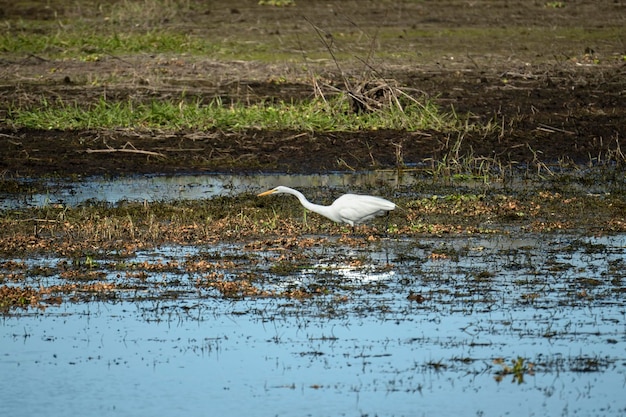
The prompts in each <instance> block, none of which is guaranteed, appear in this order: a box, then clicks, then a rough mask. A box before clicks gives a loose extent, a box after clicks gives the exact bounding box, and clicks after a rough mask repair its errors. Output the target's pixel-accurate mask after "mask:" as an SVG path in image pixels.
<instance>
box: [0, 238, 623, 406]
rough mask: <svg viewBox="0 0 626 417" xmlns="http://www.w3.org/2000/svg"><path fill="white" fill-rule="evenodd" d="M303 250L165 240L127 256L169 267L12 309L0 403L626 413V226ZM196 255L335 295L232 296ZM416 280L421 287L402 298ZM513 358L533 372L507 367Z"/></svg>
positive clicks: (111, 276)
mask: <svg viewBox="0 0 626 417" xmlns="http://www.w3.org/2000/svg"><path fill="white" fill-rule="evenodd" d="M329 240H330V241H331V243H334V238H332V237H329ZM298 251H301V252H302V254H304V258H305V260H304V262H303V264H304V265H303V266H302V267H299V268H296V269H294V270H290V271H288V272H286V273H284V274H279V273H276V271H275V270H274V269H273V267H274V266H275V265H276V264H277V263H278V262H279V261H280V255H283V254H284V253H285V251H284V250H281V251H272V250H257V249H251V248H248V247H246V246H244V245H243V244H241V245H239V244H231V245H223V246H215V247H179V246H171V247H162V248H159V249H156V250H151V251H145V252H140V253H137V254H136V255H135V257H134V258H133V259H126V260H125V262H127V263H128V264H132V263H133V262H135V263H136V264H139V263H142V262H148V263H151V264H166V263H168V262H169V263H170V264H171V265H172V267H171V268H169V269H167V270H150V269H149V268H148V269H146V272H147V276H146V277H144V278H143V279H142V281H141V283H142V290H141V291H119V292H118V293H117V297H116V298H115V299H110V298H109V299H103V300H100V301H98V300H92V301H90V302H81V301H78V302H73V303H72V302H69V301H66V302H64V303H62V304H61V305H60V306H58V307H49V308H48V309H47V310H46V311H45V312H36V311H33V310H30V311H27V312H15V313H16V314H15V315H12V316H6V317H5V318H4V319H3V320H2V324H1V328H2V331H1V332H0V339H1V340H0V345H1V346H2V354H1V355H0V373H1V374H2V375H10V376H11V377H9V378H6V377H5V378H2V379H0V393H1V394H0V396H1V397H2V401H0V413H1V414H2V415H36V414H38V413H42V414H45V415H49V416H55V415H71V414H79V415H112V414H119V415H125V416H128V415H154V414H158V415H173V414H177V415H180V414H187V415H206V414H207V413H210V414H211V415H249V416H267V415H276V416H290V415H309V416H341V415H345V416H359V415H389V416H416V415H418V416H422V415H423V416H430V415H438V416H459V415H485V416H487V415H515V416H535V415H562V416H577V415H585V416H620V415H624V413H626V399H625V398H624V396H623V392H624V388H625V385H626V324H625V323H626V321H625V318H626V317H625V315H626V309H625V308H624V296H623V294H624V293H623V279H624V275H625V274H626V271H625V269H624V259H626V258H625V255H626V236H624V235H618V236H605V237H586V236H577V235H558V234H551V235H547V236H546V235H532V234H524V235H520V236H502V235H498V236H487V237H470V236H458V237H447V238H429V239H420V241H419V242H418V241H415V240H413V239H399V240H395V239H387V240H382V241H379V242H370V243H368V244H367V246H365V247H359V248H350V247H346V246H344V245H334V244H333V245H312V246H310V247H307V248H300V249H298ZM278 252H280V253H278ZM433 254H445V255H440V256H433ZM197 259H207V260H210V261H211V262H215V264H216V267H215V269H214V270H212V272H217V273H221V274H223V275H224V279H225V280H229V279H230V280H236V279H238V277H240V276H241V274H244V273H248V274H252V275H253V276H254V277H255V278H254V280H253V281H252V282H253V283H254V285H256V286H257V287H259V288H261V289H265V290H268V291H276V292H280V291H284V290H286V289H295V288H299V289H306V290H309V291H311V292H312V291H314V290H315V289H319V288H322V289H324V291H322V292H321V293H318V295H314V296H313V297H311V298H304V299H291V298H285V297H267V298H264V297H258V298H254V297H244V298H228V297H223V296H222V295H221V294H220V293H219V292H218V291H216V290H215V289H214V288H212V287H206V286H198V285H196V282H197V280H198V279H200V280H201V279H202V278H203V277H205V276H206V275H207V271H194V270H193V269H192V268H188V267H185V265H189V262H193V261H195V260H197ZM225 260H228V261H231V262H232V264H231V263H228V265H227V264H226V262H222V261H225ZM21 261H24V262H25V263H26V264H28V265H29V267H35V266H37V265H54V264H56V263H58V262H60V261H63V259H23V260H21ZM95 268H96V269H97V270H100V271H102V272H103V273H104V274H105V275H106V280H108V281H111V282H116V283H120V284H121V283H123V282H124V281H125V280H126V281H127V282H128V281H129V280H130V281H132V278H128V277H123V276H122V277H120V274H119V271H118V270H116V268H115V266H114V265H112V264H110V263H108V262H100V263H99V264H98V265H97V266H96V267H95ZM28 280H29V282H28V283H29V284H31V285H41V286H47V285H55V284H58V283H59V281H60V280H62V279H61V278H60V277H59V276H49V277H41V276H36V275H35V276H32V277H29V278H28ZM415 294H420V295H421V296H422V297H423V300H420V301H412V300H410V299H408V298H407V297H409V296H411V295H415ZM518 357H521V358H523V359H524V362H523V363H524V364H525V365H524V366H525V368H523V369H522V370H521V371H519V372H517V373H508V374H504V375H503V370H504V366H505V365H506V366H510V367H511V368H512V367H513V361H515V360H516V359H517V358H518ZM500 360H501V361H502V362H500ZM529 364H531V365H529ZM529 366H531V367H532V369H531V368H529ZM498 380H500V381H498Z"/></svg>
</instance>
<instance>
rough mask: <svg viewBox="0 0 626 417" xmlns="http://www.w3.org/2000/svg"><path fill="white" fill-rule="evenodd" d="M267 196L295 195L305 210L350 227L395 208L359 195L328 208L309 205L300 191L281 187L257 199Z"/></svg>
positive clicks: (343, 199)
mask: <svg viewBox="0 0 626 417" xmlns="http://www.w3.org/2000/svg"><path fill="white" fill-rule="evenodd" d="M269 194H291V195H295V196H296V197H298V200H300V204H302V205H303V206H304V207H305V208H306V209H309V210H311V211H313V212H315V213H318V214H321V215H322V216H324V217H327V218H329V219H330V220H332V221H334V222H337V223H348V224H349V225H350V226H354V225H356V224H361V223H365V222H366V221H368V220H370V219H372V218H374V217H376V216H380V215H382V214H385V213H387V212H389V211H391V210H393V209H395V208H396V205H395V204H394V203H392V202H391V201H388V200H385V199H384V198H380V197H374V196H371V195H361V194H344V195H342V196H341V197H339V198H338V199H336V200H335V201H334V202H333V204H331V205H330V206H322V205H319V204H314V203H311V202H310V201H309V200H307V199H306V197H305V196H304V195H303V194H302V193H301V192H300V191H298V190H294V189H293V188H289V187H284V186H282V185H280V186H278V187H276V188H272V189H271V190H269V191H265V192H263V193H261V194H259V197H261V196H264V195H269Z"/></svg>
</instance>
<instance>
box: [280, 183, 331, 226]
mask: <svg viewBox="0 0 626 417" xmlns="http://www.w3.org/2000/svg"><path fill="white" fill-rule="evenodd" d="M291 192H292V194H293V195H295V196H296V197H298V200H300V204H302V206H303V207H304V208H306V209H308V210H311V211H313V212H315V213H317V214H321V215H322V216H324V217H327V218H329V219H331V220H333V221H338V220H336V219H335V216H334V215H333V214H332V212H331V211H330V206H322V205H320V204H315V203H311V202H310V201H309V200H307V199H306V197H305V196H304V194H302V193H301V192H300V191H298V190H294V189H292V190H291Z"/></svg>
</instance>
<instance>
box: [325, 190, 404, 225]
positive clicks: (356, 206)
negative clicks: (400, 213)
mask: <svg viewBox="0 0 626 417" xmlns="http://www.w3.org/2000/svg"><path fill="white" fill-rule="evenodd" d="M332 207H333V208H334V209H335V210H336V213H337V214H338V215H339V217H340V218H341V221H344V222H346V223H348V224H351V225H354V224H358V223H363V222H365V221H367V220H370V219H371V218H373V217H376V216H379V215H381V214H384V213H385V212H387V211H389V210H393V209H395V208H396V205H395V204H394V203H392V202H391V201H388V200H385V199H384V198H380V197H374V196H371V195H359V194H345V195H342V196H341V197H339V198H338V199H337V200H335V202H334V203H333V205H332Z"/></svg>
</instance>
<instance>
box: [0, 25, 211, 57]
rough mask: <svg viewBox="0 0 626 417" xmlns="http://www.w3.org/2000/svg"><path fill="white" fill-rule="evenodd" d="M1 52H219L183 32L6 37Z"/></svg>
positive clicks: (66, 54) (1, 37) (0, 42)
mask: <svg viewBox="0 0 626 417" xmlns="http://www.w3.org/2000/svg"><path fill="white" fill-rule="evenodd" d="M0 50H2V51H4V52H7V53H12V54H23V53H30V54H45V55H46V56H49V57H55V56H60V57H74V58H81V57H83V56H84V55H85V54H94V53H101V54H133V53H140V52H150V53H167V52H177V53H178V52H181V51H185V52H187V53H191V54H207V53H214V52H217V51H219V47H218V46H217V45H215V44H213V43H211V42H208V41H205V40H201V39H198V38H193V37H191V36H189V35H185V34H181V33H167V32H156V31H155V32H148V33H131V34H126V33H113V34H102V33H90V32H81V33H67V32H58V33H56V34H52V35H46V34H32V33H28V34H17V35H11V34H3V35H0Z"/></svg>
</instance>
